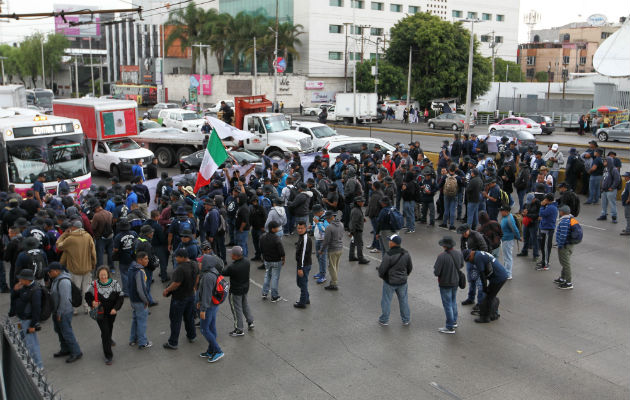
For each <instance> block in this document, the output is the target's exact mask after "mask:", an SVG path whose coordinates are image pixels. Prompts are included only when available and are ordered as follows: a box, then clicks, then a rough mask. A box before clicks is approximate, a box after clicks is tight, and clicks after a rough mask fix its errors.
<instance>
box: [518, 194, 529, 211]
mask: <svg viewBox="0 0 630 400" xmlns="http://www.w3.org/2000/svg"><path fill="white" fill-rule="evenodd" d="M525 194H527V190H517V191H516V195H517V196H518V211H519V212H522V211H523V208H525Z"/></svg>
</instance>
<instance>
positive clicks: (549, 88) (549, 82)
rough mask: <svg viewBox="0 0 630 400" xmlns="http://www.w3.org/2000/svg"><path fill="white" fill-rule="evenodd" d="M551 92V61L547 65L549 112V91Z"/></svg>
mask: <svg viewBox="0 0 630 400" xmlns="http://www.w3.org/2000/svg"><path fill="white" fill-rule="evenodd" d="M550 92H551V61H549V66H548V67H547V112H549V93H550Z"/></svg>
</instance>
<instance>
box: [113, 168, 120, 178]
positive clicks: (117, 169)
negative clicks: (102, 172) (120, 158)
mask: <svg viewBox="0 0 630 400" xmlns="http://www.w3.org/2000/svg"><path fill="white" fill-rule="evenodd" d="M111 172H112V176H115V177H116V178H118V179H120V168H118V165H112V166H111Z"/></svg>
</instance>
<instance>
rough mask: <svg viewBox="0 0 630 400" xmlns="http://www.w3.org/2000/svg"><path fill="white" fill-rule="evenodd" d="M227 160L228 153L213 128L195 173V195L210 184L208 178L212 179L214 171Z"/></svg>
mask: <svg viewBox="0 0 630 400" xmlns="http://www.w3.org/2000/svg"><path fill="white" fill-rule="evenodd" d="M227 158H228V153H227V151H226V150H225V146H223V143H222V142H221V139H219V135H218V134H217V131H216V130H214V128H213V129H212V133H211V134H210V140H208V146H207V147H206V152H205V153H204V155H203V161H202V162H201V167H199V172H198V173H197V182H196V183H195V190H194V192H195V193H197V191H199V189H201V188H202V187H203V186H206V185H208V184H209V183H210V178H212V175H213V174H214V171H216V170H217V169H218V168H219V165H221V164H223V162H225V160H226V159H227Z"/></svg>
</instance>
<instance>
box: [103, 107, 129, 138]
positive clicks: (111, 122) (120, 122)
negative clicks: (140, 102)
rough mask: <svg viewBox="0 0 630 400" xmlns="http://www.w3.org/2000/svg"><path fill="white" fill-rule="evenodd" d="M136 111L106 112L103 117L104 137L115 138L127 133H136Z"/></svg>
mask: <svg viewBox="0 0 630 400" xmlns="http://www.w3.org/2000/svg"><path fill="white" fill-rule="evenodd" d="M135 114H136V113H135V110H132V109H130V110H120V111H112V112H104V113H103V114H102V116H103V136H115V135H122V134H125V133H130V132H136V127H135V126H136V115H135Z"/></svg>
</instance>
